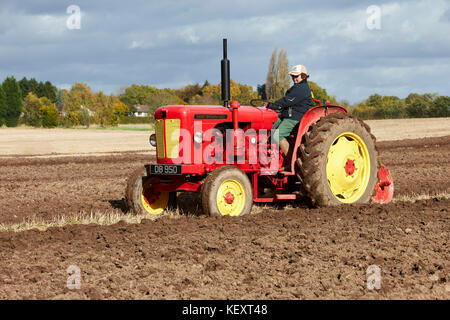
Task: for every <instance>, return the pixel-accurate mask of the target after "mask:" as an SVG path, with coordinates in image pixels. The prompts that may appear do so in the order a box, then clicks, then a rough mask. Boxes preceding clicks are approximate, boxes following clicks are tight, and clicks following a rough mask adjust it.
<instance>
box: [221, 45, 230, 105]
mask: <svg viewBox="0 0 450 320" xmlns="http://www.w3.org/2000/svg"><path fill="white" fill-rule="evenodd" d="M221 67H222V68H221V78H222V79H221V84H222V100H223V106H224V107H228V101H230V61H229V60H228V59H227V39H223V59H222V61H221Z"/></svg>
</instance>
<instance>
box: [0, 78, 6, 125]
mask: <svg viewBox="0 0 450 320" xmlns="http://www.w3.org/2000/svg"><path fill="white" fill-rule="evenodd" d="M5 117H6V96H5V91H3V87H2V86H1V85H0V127H1V126H3V123H4V122H5Z"/></svg>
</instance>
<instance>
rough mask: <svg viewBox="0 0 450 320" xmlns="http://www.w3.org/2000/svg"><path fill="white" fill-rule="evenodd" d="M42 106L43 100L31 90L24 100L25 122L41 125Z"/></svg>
mask: <svg viewBox="0 0 450 320" xmlns="http://www.w3.org/2000/svg"><path fill="white" fill-rule="evenodd" d="M41 107H42V102H41V100H40V99H39V98H38V97H37V96H36V95H35V94H34V93H32V92H29V93H28V95H27V96H26V97H25V101H24V107H23V122H24V123H25V124H27V125H29V126H33V127H40V126H41V119H40V114H39V110H40V108H41Z"/></svg>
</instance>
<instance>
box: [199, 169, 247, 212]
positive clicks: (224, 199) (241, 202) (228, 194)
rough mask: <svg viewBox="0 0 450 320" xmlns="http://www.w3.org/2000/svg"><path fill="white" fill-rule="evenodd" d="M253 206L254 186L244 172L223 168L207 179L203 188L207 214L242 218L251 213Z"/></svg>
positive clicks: (203, 204)
mask: <svg viewBox="0 0 450 320" xmlns="http://www.w3.org/2000/svg"><path fill="white" fill-rule="evenodd" d="M252 205H253V190H252V185H251V183H250V180H249V179H248V177H247V175H246V174H245V173H244V172H243V171H242V170H240V169H238V168H236V167H233V166H223V167H219V168H217V169H215V170H214V171H213V172H212V173H210V174H209V175H208V177H206V179H205V182H204V183H203V186H202V207H203V212H204V213H205V214H209V215H221V216H227V215H228V216H241V215H244V214H247V213H250V211H251V210H252Z"/></svg>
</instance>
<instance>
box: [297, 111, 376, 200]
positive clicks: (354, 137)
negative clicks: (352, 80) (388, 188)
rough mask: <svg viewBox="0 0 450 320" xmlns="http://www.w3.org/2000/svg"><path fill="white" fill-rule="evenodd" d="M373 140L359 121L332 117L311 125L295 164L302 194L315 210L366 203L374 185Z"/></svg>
mask: <svg viewBox="0 0 450 320" xmlns="http://www.w3.org/2000/svg"><path fill="white" fill-rule="evenodd" d="M377 156H378V155H377V150H376V146H375V137H374V136H373V135H372V134H371V133H370V128H369V126H368V125H367V124H365V123H364V122H363V121H362V120H361V119H359V118H357V117H355V116H353V115H349V114H346V113H342V112H339V113H332V114H330V115H328V116H326V117H323V118H321V119H320V120H319V121H318V122H316V123H315V124H313V125H312V126H311V127H310V128H309V131H308V132H307V133H306V134H305V136H304V138H303V139H302V144H301V145H300V147H299V154H298V159H297V161H296V168H297V175H298V177H299V179H300V181H301V183H302V191H303V192H304V193H305V195H306V196H307V197H309V198H310V199H311V202H312V203H313V204H314V205H317V206H332V205H340V204H343V203H366V202H368V201H370V198H371V196H372V194H373V192H374V188H375V184H376V181H377V170H378V160H377Z"/></svg>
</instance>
